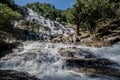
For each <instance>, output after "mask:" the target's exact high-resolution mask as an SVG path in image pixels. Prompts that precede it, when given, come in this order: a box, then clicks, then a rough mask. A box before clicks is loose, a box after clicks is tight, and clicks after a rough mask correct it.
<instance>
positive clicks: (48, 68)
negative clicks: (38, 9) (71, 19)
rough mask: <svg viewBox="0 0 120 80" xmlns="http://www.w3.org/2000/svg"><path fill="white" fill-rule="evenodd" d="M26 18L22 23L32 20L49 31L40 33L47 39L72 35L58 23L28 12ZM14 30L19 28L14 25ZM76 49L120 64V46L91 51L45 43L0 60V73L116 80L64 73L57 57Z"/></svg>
mask: <svg viewBox="0 0 120 80" xmlns="http://www.w3.org/2000/svg"><path fill="white" fill-rule="evenodd" d="M28 11H29V15H28V16H27V17H26V18H25V20H28V21H32V20H35V21H36V22H37V23H38V24H41V25H43V26H45V27H47V28H49V30H45V29H40V30H39V32H40V33H43V34H47V35H48V36H49V35H57V34H62V35H64V36H68V35H69V34H72V33H74V30H73V29H70V28H65V27H64V26H63V25H61V24H59V23H58V22H55V21H51V20H49V19H45V18H43V17H42V16H40V15H38V14H37V13H35V12H33V11H32V10H30V9H28ZM15 27H20V25H19V23H18V22H15ZM67 47H77V48H81V49H84V50H87V51H88V50H89V51H91V52H92V53H93V54H94V55H96V56H97V57H100V58H107V59H110V60H113V61H115V62H116V63H118V64H120V60H119V59H120V44H119V43H118V44H115V45H113V46H111V47H102V48H92V47H87V46H85V45H82V44H80V45H74V44H63V43H45V42H39V41H36V42H33V41H31V42H30V41H28V42H22V44H21V45H20V46H18V48H15V49H13V52H12V53H10V54H9V55H6V56H5V57H3V58H2V59H1V60H0V69H10V70H17V71H25V72H28V73H30V74H32V75H35V76H37V77H38V78H40V79H41V80H116V79H114V78H111V77H106V76H99V77H96V78H90V77H87V76H86V75H85V73H84V72H83V73H77V72H74V71H73V70H67V69H66V67H65V65H64V60H63V58H62V57H61V56H60V54H59V53H58V51H59V49H60V48H67Z"/></svg>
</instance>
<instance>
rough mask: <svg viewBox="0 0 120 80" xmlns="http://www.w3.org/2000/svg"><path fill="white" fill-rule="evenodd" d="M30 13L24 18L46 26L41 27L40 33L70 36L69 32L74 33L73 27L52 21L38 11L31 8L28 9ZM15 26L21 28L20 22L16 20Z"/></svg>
mask: <svg viewBox="0 0 120 80" xmlns="http://www.w3.org/2000/svg"><path fill="white" fill-rule="evenodd" d="M28 13H29V14H28V15H27V16H26V17H25V18H24V20H27V21H30V22H33V21H34V22H36V23H38V24H40V25H42V26H44V27H46V29H45V28H40V29H39V33H40V34H41V33H42V34H46V35H60V34H62V35H64V36H68V35H69V34H72V33H74V30H73V29H72V28H65V27H64V26H63V25H61V24H60V23H58V22H56V21H52V20H50V19H45V18H44V17H42V16H40V15H38V14H37V13H36V12H34V11H32V10H31V9H28ZM14 27H18V28H20V24H19V23H18V22H17V21H16V22H15V24H14Z"/></svg>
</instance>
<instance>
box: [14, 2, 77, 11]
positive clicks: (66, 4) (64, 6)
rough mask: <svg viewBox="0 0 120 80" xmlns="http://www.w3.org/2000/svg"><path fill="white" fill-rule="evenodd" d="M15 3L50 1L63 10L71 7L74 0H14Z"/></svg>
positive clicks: (22, 4)
mask: <svg viewBox="0 0 120 80" xmlns="http://www.w3.org/2000/svg"><path fill="white" fill-rule="evenodd" d="M14 1H15V3H16V4H18V5H21V6H24V5H25V4H27V3H32V2H41V3H50V4H52V5H54V6H55V7H56V8H57V9H61V10H65V9H67V8H71V7H72V5H73V4H74V2H75V0H14Z"/></svg>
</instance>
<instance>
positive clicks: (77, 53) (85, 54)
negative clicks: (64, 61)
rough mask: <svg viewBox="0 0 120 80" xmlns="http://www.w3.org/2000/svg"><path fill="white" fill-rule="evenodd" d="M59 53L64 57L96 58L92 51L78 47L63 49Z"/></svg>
mask: <svg viewBox="0 0 120 80" xmlns="http://www.w3.org/2000/svg"><path fill="white" fill-rule="evenodd" d="M59 53H60V55H61V56H63V57H80V58H95V56H94V55H93V54H92V53H91V52H90V51H85V50H82V49H79V48H76V47H71V48H61V49H60V50H59Z"/></svg>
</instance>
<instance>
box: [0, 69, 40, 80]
mask: <svg viewBox="0 0 120 80" xmlns="http://www.w3.org/2000/svg"><path fill="white" fill-rule="evenodd" d="M0 80H40V79H37V78H36V77H35V76H31V75H30V74H28V73H25V72H17V71H13V70H0Z"/></svg>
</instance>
